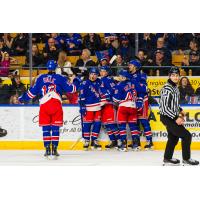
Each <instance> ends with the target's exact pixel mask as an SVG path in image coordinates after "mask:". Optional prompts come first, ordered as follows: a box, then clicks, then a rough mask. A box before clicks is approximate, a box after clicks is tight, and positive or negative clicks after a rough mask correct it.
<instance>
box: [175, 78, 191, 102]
mask: <svg viewBox="0 0 200 200" xmlns="http://www.w3.org/2000/svg"><path fill="white" fill-rule="evenodd" d="M178 88H179V91H180V103H181V104H186V103H188V102H189V98H188V97H191V96H194V89H193V87H192V86H191V83H190V81H189V79H188V78H187V77H182V78H181V80H180V82H179V87H178Z"/></svg>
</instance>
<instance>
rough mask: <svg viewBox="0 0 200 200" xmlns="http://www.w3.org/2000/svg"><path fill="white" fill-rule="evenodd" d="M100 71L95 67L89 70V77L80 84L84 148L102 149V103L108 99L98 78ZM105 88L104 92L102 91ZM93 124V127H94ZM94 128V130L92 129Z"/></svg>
mask: <svg viewBox="0 0 200 200" xmlns="http://www.w3.org/2000/svg"><path fill="white" fill-rule="evenodd" d="M98 75H99V71H98V69H97V68H95V67H93V68H91V69H90V71H89V79H88V80H86V81H84V82H83V83H82V84H81V86H80V111H81V115H82V120H83V138H84V139H85V143H84V146H83V148H84V149H85V150H88V148H89V146H90V136H91V148H92V149H98V150H101V148H102V147H101V145H100V144H99V143H98V140H97V138H98V135H99V132H100V129H101V103H103V102H104V101H107V98H108V97H107V96H106V94H105V93H106V92H105V90H104V89H103V88H101V80H100V79H98ZM102 90H104V92H101V91H102ZM92 126H93V127H92ZM91 129H92V130H91Z"/></svg>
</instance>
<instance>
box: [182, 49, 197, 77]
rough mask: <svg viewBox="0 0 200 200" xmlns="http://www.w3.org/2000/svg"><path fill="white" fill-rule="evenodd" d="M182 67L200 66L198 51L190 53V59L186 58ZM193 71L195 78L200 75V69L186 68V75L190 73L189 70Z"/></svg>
mask: <svg viewBox="0 0 200 200" xmlns="http://www.w3.org/2000/svg"><path fill="white" fill-rule="evenodd" d="M182 66H200V57H199V52H198V51H190V55H189V59H187V58H186V57H184V59H183V62H182ZM190 69H191V70H192V75H193V76H199V75H200V68H199V67H198V68H187V69H186V68H184V70H185V72H186V73H189V70H190Z"/></svg>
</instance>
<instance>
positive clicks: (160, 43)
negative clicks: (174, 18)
mask: <svg viewBox="0 0 200 200" xmlns="http://www.w3.org/2000/svg"><path fill="white" fill-rule="evenodd" d="M157 50H162V52H163V53H164V62H165V63H168V64H169V65H170V64H171V62H172V55H171V52H170V51H169V49H168V48H166V47H165V39H164V37H159V38H158V39H157V42H156V48H155V49H154V50H153V51H151V54H150V59H149V62H153V60H154V59H155V55H156V51H157Z"/></svg>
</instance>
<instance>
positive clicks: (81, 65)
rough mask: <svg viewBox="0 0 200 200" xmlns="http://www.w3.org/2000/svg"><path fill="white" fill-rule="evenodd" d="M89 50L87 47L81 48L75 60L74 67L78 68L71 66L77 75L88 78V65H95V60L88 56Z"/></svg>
mask: <svg viewBox="0 0 200 200" xmlns="http://www.w3.org/2000/svg"><path fill="white" fill-rule="evenodd" d="M90 55H91V53H90V50H89V49H83V51H82V55H81V58H80V59H78V60H77V62H76V65H75V66H76V67H78V68H72V72H73V73H74V74H75V75H76V76H77V75H81V76H84V77H85V78H88V75H89V73H88V68H87V67H89V66H96V64H95V62H94V61H93V60H92V59H91V58H90Z"/></svg>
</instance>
